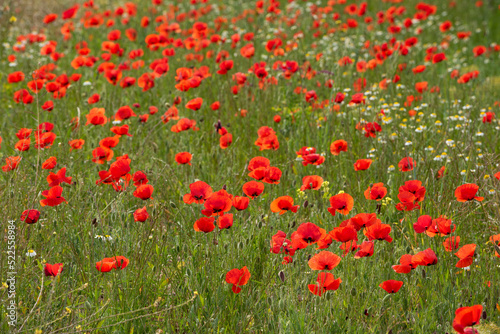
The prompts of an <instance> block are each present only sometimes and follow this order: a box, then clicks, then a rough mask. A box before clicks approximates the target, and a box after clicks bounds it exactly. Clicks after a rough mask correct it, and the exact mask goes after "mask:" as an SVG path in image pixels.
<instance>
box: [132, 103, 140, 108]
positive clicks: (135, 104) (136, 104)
mask: <svg viewBox="0 0 500 334" xmlns="http://www.w3.org/2000/svg"><path fill="white" fill-rule="evenodd" d="M132 106H133V107H134V108H140V107H141V105H140V104H139V103H134V104H133V105H132Z"/></svg>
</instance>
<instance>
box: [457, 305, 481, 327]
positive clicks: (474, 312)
mask: <svg viewBox="0 0 500 334" xmlns="http://www.w3.org/2000/svg"><path fill="white" fill-rule="evenodd" d="M482 314H483V306H482V305H474V306H465V307H460V308H459V309H457V310H456V311H455V318H454V319H453V329H454V330H456V331H457V332H458V333H460V334H462V333H467V334H471V333H475V332H477V331H466V329H467V327H471V326H475V325H479V321H480V320H481V315H482Z"/></svg>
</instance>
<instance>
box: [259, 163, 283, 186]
mask: <svg viewBox="0 0 500 334" xmlns="http://www.w3.org/2000/svg"><path fill="white" fill-rule="evenodd" d="M281 175H282V172H281V169H279V168H278V167H267V169H266V176H265V177H264V179H263V180H262V182H264V183H269V184H279V183H280V179H281Z"/></svg>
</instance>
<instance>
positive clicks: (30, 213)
mask: <svg viewBox="0 0 500 334" xmlns="http://www.w3.org/2000/svg"><path fill="white" fill-rule="evenodd" d="M39 218H40V211H38V210H35V209H31V210H24V211H23V213H22V214H21V220H22V221H24V222H25V223H26V224H34V223H36V222H37V221H38V219H39Z"/></svg>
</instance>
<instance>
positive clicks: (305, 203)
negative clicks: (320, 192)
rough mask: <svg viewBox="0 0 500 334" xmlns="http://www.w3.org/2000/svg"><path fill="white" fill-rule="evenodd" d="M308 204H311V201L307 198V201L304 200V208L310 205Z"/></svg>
mask: <svg viewBox="0 0 500 334" xmlns="http://www.w3.org/2000/svg"><path fill="white" fill-rule="evenodd" d="M308 205H309V201H307V200H306V201H305V202H304V208H307V206H308Z"/></svg>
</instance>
